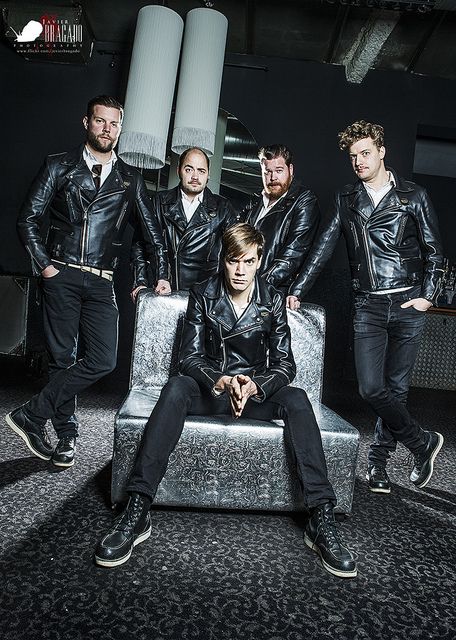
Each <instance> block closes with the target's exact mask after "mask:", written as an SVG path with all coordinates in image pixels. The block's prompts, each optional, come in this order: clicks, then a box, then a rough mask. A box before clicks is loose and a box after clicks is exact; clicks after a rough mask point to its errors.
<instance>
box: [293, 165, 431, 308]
mask: <svg viewBox="0 0 456 640" xmlns="http://www.w3.org/2000/svg"><path fill="white" fill-rule="evenodd" d="M390 171H391V169H390ZM392 173H393V175H394V178H395V183H396V186H394V187H392V189H391V191H389V192H388V193H387V194H386V195H385V196H384V198H383V199H382V200H381V201H380V203H379V204H378V206H377V207H375V208H374V205H373V203H372V200H371V198H370V197H369V195H368V193H367V191H366V189H365V188H364V186H363V184H362V182H361V180H358V181H357V182H356V183H355V184H354V185H351V184H350V185H347V186H345V187H344V188H343V189H342V190H341V191H339V192H338V193H337V194H336V198H335V207H334V216H333V218H332V219H331V221H330V224H329V225H328V227H327V228H326V230H325V231H324V232H323V233H322V234H321V236H320V237H319V239H318V240H317V241H316V243H315V246H314V248H313V249H312V252H311V254H310V255H309V257H308V259H307V261H306V263H305V265H304V267H303V269H302V271H301V273H300V274H299V276H298V277H297V278H296V280H295V282H294V284H293V286H292V287H291V288H290V294H292V295H296V296H298V297H301V296H303V295H304V294H305V293H306V292H307V291H308V290H309V289H310V287H311V286H312V284H313V283H314V281H315V279H316V278H317V276H318V274H319V273H320V271H321V270H322V269H323V266H324V264H325V263H326V261H327V260H328V259H329V257H330V256H331V254H332V252H333V250H334V248H335V246H336V244H337V241H338V239H339V237H340V235H341V234H343V235H344V238H345V241H346V244H347V250H348V257H349V260H350V269H351V277H352V286H353V289H354V290H355V292H356V291H360V292H364V291H380V290H382V289H395V288H400V287H407V286H412V285H418V284H420V285H421V287H422V288H421V297H423V298H426V299H427V300H430V301H431V302H434V301H435V300H436V298H437V297H438V295H439V291H440V281H441V277H442V274H443V256H442V250H441V243H440V235H439V230H438V220H437V215H436V213H435V211H434V208H433V206H432V203H431V201H430V199H429V196H428V195H427V193H426V190H425V189H423V188H422V187H420V186H418V185H417V184H415V183H414V182H409V181H408V180H403V179H402V178H400V177H399V176H397V175H396V174H395V173H394V172H392Z"/></svg>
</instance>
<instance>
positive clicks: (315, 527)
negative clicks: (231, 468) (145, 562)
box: [95, 223, 357, 578]
mask: <svg viewBox="0 0 456 640" xmlns="http://www.w3.org/2000/svg"><path fill="white" fill-rule="evenodd" d="M263 243H264V238H263V236H262V234H261V233H260V232H258V231H257V230H256V229H254V228H253V227H252V226H251V225H249V224H246V223H238V224H235V225H234V226H232V227H230V228H229V229H228V230H227V231H225V233H224V235H223V272H222V273H220V274H218V275H216V276H213V277H212V278H210V279H209V280H207V281H206V282H203V283H201V284H199V285H195V286H194V287H193V288H192V289H191V291H190V298H189V303H188V309H187V314H186V318H185V323H184V329H183V334H182V341H181V345H180V351H179V369H180V375H178V376H173V377H171V378H170V380H169V381H168V382H167V384H166V385H165V386H164V388H163V390H162V392H161V394H160V398H159V399H158V401H157V404H156V405H155V407H154V409H153V411H152V414H151V416H150V418H149V420H148V422H147V424H146V427H145V431H144V434H143V437H142V441H141V445H140V449H139V452H138V455H137V458H136V461H135V465H134V468H133V471H132V473H131V475H130V480H129V483H128V486H127V492H128V493H129V494H130V499H129V502H128V505H127V507H126V509H125V510H124V512H123V513H122V514H121V515H120V516H119V517H118V518H117V519H116V521H115V522H114V525H113V526H112V527H111V528H110V529H109V531H108V532H107V534H106V535H105V536H104V537H103V538H102V540H101V541H100V543H99V544H98V546H97V549H96V552H95V561H96V563H97V564H99V565H100V566H104V567H115V566H118V565H120V564H123V563H124V562H126V561H127V560H128V559H129V557H130V555H131V553H132V550H133V547H134V546H135V545H137V544H138V543H140V542H142V541H143V540H146V539H147V538H148V537H149V535H150V531H151V524H150V515H149V509H150V506H151V503H152V501H153V499H154V497H155V493H156V491H157V488H158V485H159V484H160V481H161V479H162V478H163V476H164V474H165V471H166V467H167V464H168V459H169V456H170V455H171V453H172V451H173V449H174V447H175V446H176V444H177V442H178V441H179V438H180V436H181V433H182V429H183V427H184V422H185V418H186V416H187V415H195V414H196V415H220V414H228V415H229V414H232V415H233V416H234V417H236V418H239V417H240V416H241V415H242V416H245V417H247V418H254V419H258V420H273V419H277V418H280V419H282V420H283V421H284V423H285V427H284V429H285V431H286V432H287V436H288V438H287V441H289V442H290V446H291V448H292V458H293V459H294V460H295V461H296V468H297V474H298V478H299V481H300V485H301V488H302V491H303V497H304V502H305V504H306V506H307V507H308V508H309V510H310V512H311V516H310V519H309V522H308V525H307V528H306V532H305V542H306V544H307V545H308V546H309V547H310V548H312V549H313V550H314V551H316V552H317V553H318V554H319V555H320V557H321V559H322V563H323V566H324V567H325V569H326V570H327V571H329V572H330V573H332V574H334V575H336V576H340V577H349V578H350V577H354V576H356V571H357V570H356V563H355V561H354V560H353V557H352V556H351V554H350V552H349V551H348V549H346V548H345V547H344V545H343V544H342V542H341V540H340V538H339V534H338V531H337V528H336V523H335V520H334V505H335V504H336V497H335V495H334V491H333V489H332V487H331V484H330V482H329V480H328V477H327V471H326V462H325V457H324V453H323V448H322V444H321V436H320V430H319V428H318V425H317V422H316V420H315V416H314V413H313V410H312V406H311V404H310V402H309V400H308V398H307V395H306V393H305V391H304V390H303V389H299V388H297V387H290V386H288V385H289V384H290V382H291V381H292V380H293V378H294V376H295V372H296V368H295V363H294V359H293V354H292V351H291V345H290V329H289V327H288V324H287V315H286V314H287V312H286V306H285V299H284V298H283V296H282V295H281V294H280V293H279V292H278V291H277V290H276V289H275V288H274V287H273V286H271V285H270V284H269V283H267V282H265V281H264V280H263V279H262V278H258V277H257V271H258V269H259V267H260V264H261V258H262V250H263ZM260 318H261V321H260V322H259V319H260ZM209 344H210V349H208V345H209Z"/></svg>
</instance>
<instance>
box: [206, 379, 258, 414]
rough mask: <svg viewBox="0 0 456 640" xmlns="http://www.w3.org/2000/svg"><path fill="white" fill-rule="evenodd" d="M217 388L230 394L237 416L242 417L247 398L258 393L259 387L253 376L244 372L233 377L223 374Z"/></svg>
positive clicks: (233, 409) (233, 410)
mask: <svg viewBox="0 0 456 640" xmlns="http://www.w3.org/2000/svg"><path fill="white" fill-rule="evenodd" d="M216 388H217V389H219V390H220V391H225V392H226V393H227V394H228V396H229V399H230V404H231V410H232V412H233V416H234V417H235V418H240V417H241V415H242V412H243V410H244V407H245V404H246V402H247V400H248V399H249V398H251V397H252V396H254V395H256V394H257V393H258V387H257V386H256V384H255V383H254V382H253V380H252V378H250V377H249V376H245V375H243V374H238V375H236V376H233V377H231V378H230V376H222V378H220V380H219V381H218V382H217V385H216Z"/></svg>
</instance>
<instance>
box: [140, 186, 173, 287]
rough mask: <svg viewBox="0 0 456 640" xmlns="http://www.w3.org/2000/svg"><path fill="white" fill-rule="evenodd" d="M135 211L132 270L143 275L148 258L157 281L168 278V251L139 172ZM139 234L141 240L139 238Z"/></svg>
mask: <svg viewBox="0 0 456 640" xmlns="http://www.w3.org/2000/svg"><path fill="white" fill-rule="evenodd" d="M136 213H137V216H138V220H137V223H136V225H134V226H135V232H134V236H133V238H134V243H135V246H132V251H131V262H132V268H133V272H135V271H136V269H138V273H140V274H142V276H144V275H145V274H144V266H147V263H146V260H149V261H150V263H151V264H152V266H153V268H154V273H155V274H156V278H157V281H158V280H169V278H170V268H169V263H168V252H167V250H166V244H165V240H164V237H163V232H162V228H161V226H160V223H159V220H158V216H157V213H156V211H155V208H154V205H153V203H152V202H151V200H150V198H149V194H148V193H147V189H146V185H145V183H144V180H143V178H142V176H141V175H140V174H138V179H137V185H136ZM138 225H139V228H138ZM141 236H142V242H141V240H140V237H141ZM138 243H139V244H138ZM141 284H142V283H141ZM145 284H146V282H145ZM154 284H155V283H154Z"/></svg>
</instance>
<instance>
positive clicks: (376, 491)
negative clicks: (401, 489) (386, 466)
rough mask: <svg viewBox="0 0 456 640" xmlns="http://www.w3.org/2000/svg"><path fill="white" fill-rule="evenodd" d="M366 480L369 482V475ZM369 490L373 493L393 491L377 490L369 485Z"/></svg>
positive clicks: (389, 491)
mask: <svg viewBox="0 0 456 640" xmlns="http://www.w3.org/2000/svg"><path fill="white" fill-rule="evenodd" d="M366 480H367V482H369V475H366ZM368 488H369V491H372V493H391V489H375V488H374V487H369V485H368Z"/></svg>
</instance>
